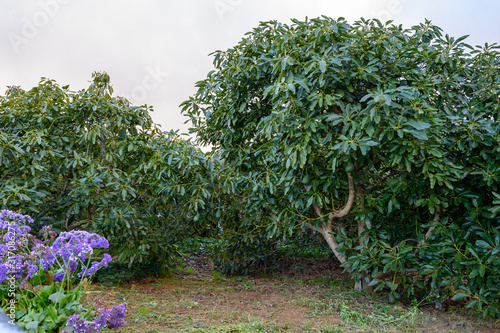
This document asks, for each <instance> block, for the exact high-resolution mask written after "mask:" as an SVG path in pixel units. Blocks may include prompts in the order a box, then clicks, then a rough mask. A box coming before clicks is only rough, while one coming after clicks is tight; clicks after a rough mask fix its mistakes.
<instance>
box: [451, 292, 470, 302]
mask: <svg viewBox="0 0 500 333" xmlns="http://www.w3.org/2000/svg"><path fill="white" fill-rule="evenodd" d="M465 297H469V295H467V294H464V293H458V294H455V295H454V296H453V297H452V300H454V301H458V300H461V299H462V298H465Z"/></svg>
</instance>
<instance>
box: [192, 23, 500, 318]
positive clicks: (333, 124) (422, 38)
mask: <svg viewBox="0 0 500 333" xmlns="http://www.w3.org/2000/svg"><path fill="white" fill-rule="evenodd" d="M292 22H293V24H291V25H286V24H281V23H278V22H276V21H270V22H263V23H261V24H260V25H259V26H258V27H257V28H255V29H253V30H252V31H251V32H249V33H247V35H246V36H245V38H243V39H242V40H241V42H239V43H238V44H237V45H236V46H234V47H233V48H231V49H228V50H227V51H216V52H214V54H213V56H214V67H215V68H214V70H213V71H211V72H210V73H209V74H208V76H207V78H206V79H205V80H203V81H200V82H198V83H197V84H196V85H197V87H198V90H197V92H196V94H195V95H194V96H192V97H190V98H189V100H187V101H185V102H184V103H183V104H182V106H183V112H184V113H185V114H186V115H188V116H190V118H191V120H192V123H193V128H192V131H193V132H194V133H196V134H197V137H198V142H199V143H201V144H210V145H213V146H214V147H215V149H216V151H217V153H218V154H220V156H221V158H222V159H223V160H224V162H226V163H227V164H228V165H230V166H231V167H232V168H234V170H237V171H238V172H240V174H241V176H242V179H244V180H242V181H240V183H239V185H240V186H239V188H238V189H239V191H240V192H238V193H236V194H237V195H242V196H244V197H245V198H246V200H245V202H246V206H245V209H246V210H247V211H248V212H258V211H260V212H264V213H265V214H264V215H265V216H266V218H265V219H264V218H263V219H259V224H260V225H261V226H265V227H266V230H267V234H268V236H269V237H273V236H277V234H278V232H282V236H283V237H286V236H287V235H291V234H292V232H293V231H294V230H296V229H301V228H310V229H312V230H315V231H317V232H319V233H320V234H321V235H322V236H323V238H324V239H325V241H326V242H327V243H328V245H329V247H330V248H331V250H332V252H333V254H334V255H335V257H336V258H337V260H338V261H339V262H341V263H342V264H343V266H345V267H346V270H347V271H348V272H350V274H351V275H352V276H353V278H355V281H356V282H357V284H356V286H357V287H363V288H364V289H366V290H373V288H375V287H376V288H377V289H378V290H380V289H382V288H389V289H390V298H391V299H392V300H394V299H395V298H399V297H400V290H401V288H403V290H406V291H407V293H408V294H409V295H411V294H415V293H417V292H418V291H419V290H420V291H423V293H424V294H425V295H427V296H428V297H432V298H433V299H435V300H436V304H438V305H440V304H441V303H440V298H439V297H442V295H443V294H444V295H451V294H453V296H454V297H455V299H459V298H462V297H469V300H470V301H471V302H476V303H472V305H471V306H477V307H478V308H480V307H481V306H483V305H484V306H486V305H485V304H489V305H488V306H490V305H491V309H493V310H491V309H490V310H491V311H490V313H489V314H491V313H494V312H495V311H498V301H497V303H496V305H495V304H493V303H495V301H492V300H494V297H496V296H498V292H499V289H498V283H495V281H496V282H498V278H499V272H498V267H499V264H500V263H499V258H498V252H499V251H500V247H499V246H500V245H499V244H500V238H499V235H500V233H499V222H498V219H495V218H494V217H493V215H492V212H491V210H490V209H493V208H492V207H491V205H492V202H493V200H494V198H495V197H494V192H495V191H497V190H498V189H497V187H498V181H499V177H500V159H499V157H500V155H499V153H500V148H499V147H500V146H499V139H500V137H499V133H500V131H499V124H498V113H499V110H500V106H499V105H500V103H499V93H500V88H499V86H500V85H499V82H500V81H499V80H500V76H499V68H500V67H499V61H500V57H499V53H498V51H497V49H498V46H496V45H485V46H484V47H476V48H474V47H471V46H469V45H467V44H466V43H465V39H466V37H461V38H457V39H455V38H453V37H449V36H448V35H444V36H443V34H442V32H441V29H440V28H438V27H436V26H433V25H432V24H431V23H430V22H425V23H424V24H420V25H418V26H414V27H412V28H411V29H403V27H401V26H396V25H392V24H391V22H388V23H386V24H382V23H381V22H379V21H378V20H364V19H362V20H361V21H358V22H355V23H354V24H353V25H350V24H348V23H347V22H346V21H345V20H344V19H342V18H340V19H338V20H333V19H331V18H328V17H321V18H317V19H312V20H308V19H306V20H305V21H299V20H292ZM236 223H238V222H236ZM254 223H255V222H254ZM461 227H463V228H464V230H465V229H467V231H464V235H462V236H460V237H462V238H460V237H458V238H457V239H453V233H455V232H456V230H457V228H458V229H460V228H461ZM471 230H473V231H474V230H475V231H474V233H473V234H474V236H470V231H471ZM467 233H468V234H467ZM459 238H460V239H459ZM446 242H448V243H446ZM477 242H479V247H478V246H477V245H476V244H477ZM483 242H484V243H483ZM445 243H446V244H447V245H446V250H447V251H448V250H449V251H448V252H446V251H444V252H441V253H436V251H437V250H436V251H434V250H435V248H431V247H432V246H437V245H436V244H440V245H442V246H445V245H443V244H445ZM454 249H458V250H456V251H455V250H454ZM469 250H472V252H471V251H469ZM454 251H455V252H454ZM457 251H458V252H457ZM479 252H481V253H479ZM455 254H456V256H455V258H456V262H450V264H449V266H447V265H444V266H443V265H440V264H438V263H439V262H440V260H444V259H443V257H444V256H448V257H449V256H453V255H455ZM460 256H462V257H460ZM484 260H488V264H487V265H486V264H484V265H482V264H481V263H484ZM466 261H469V263H468V264H463V265H462V264H461V263H463V262H466ZM457 265H458V266H457ZM460 265H462V266H460ZM464 265H465V266H464ZM467 265H469V266H467ZM481 265H482V266H481ZM459 266H460V267H459ZM466 266H467V267H469V268H466ZM423 267H425V269H424V268H423ZM471 267H474V269H478V270H477V271H474V270H473V269H471ZM481 267H482V268H481ZM460 269H463V274H462V275H460V274H459V275H457V274H455V273H453V272H456V271H457V270H460ZM411 271H418V272H420V273H421V275H422V276H429V277H431V278H430V279H425V280H418V281H417V280H415V278H414V277H413V276H412V275H408V274H407V273H408V272H411ZM453 275H455V278H453ZM388 277H391V279H390V280H388V279H387V278H388ZM465 277H468V282H469V283H468V284H467V283H465V282H463V281H465V279H464V278H465ZM398 281H399V282H398ZM471 281H475V282H471ZM474 283H476V284H477V283H479V284H481V285H482V286H487V287H485V288H486V289H488V288H489V289H488V292H487V293H483V294H482V295H481V296H477V295H478V292H476V291H478V290H479V289H478V288H476V289H474V290H475V291H473V290H471V289H470V288H472V287H471V286H472V285H473V284H474ZM447 285H448V286H449V285H454V286H455V289H454V288H451V289H450V288H448V289H447V288H446V286H447ZM459 287H461V288H462V289H461V290H462V292H461V293H458V292H457V290H458V288H459ZM452 289H453V290H452ZM436 295H437V296H436ZM481 297H482V298H481ZM481 302H483V303H481ZM492 304H493V305H492ZM495 306H497V308H496V310H494V309H495ZM483 310H484V309H483Z"/></svg>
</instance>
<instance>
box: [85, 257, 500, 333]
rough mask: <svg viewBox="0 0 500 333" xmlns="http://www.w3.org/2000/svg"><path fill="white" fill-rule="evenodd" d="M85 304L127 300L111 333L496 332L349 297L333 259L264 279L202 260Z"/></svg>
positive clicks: (101, 289) (95, 294)
mask: <svg viewBox="0 0 500 333" xmlns="http://www.w3.org/2000/svg"><path fill="white" fill-rule="evenodd" d="M88 296H89V300H92V301H97V302H98V303H101V304H106V305H110V304H119V303H123V302H124V303H126V304H127V308H128V315H127V324H126V325H125V326H123V327H121V328H115V329H113V330H112V331H113V332H149V333H157V332H158V333H160V332H460V333H463V332H484V333H493V332H499V333H500V327H499V326H498V324H499V323H498V322H491V321H490V322H488V321H484V322H483V321H481V320H477V319H474V318H472V317H470V316H467V315H466V314H464V313H463V309H461V308H453V307H449V308H448V309H447V311H440V310H436V309H434V308H433V307H431V306H427V307H421V308H416V307H414V306H411V305H410V304H396V305H390V304H388V303H387V301H386V300H385V299H383V298H377V297H374V296H370V295H366V294H363V293H359V292H355V291H353V290H352V289H351V287H350V285H349V284H348V281H346V277H345V276H344V275H343V273H342V269H341V268H340V267H338V266H336V264H335V261H333V260H327V259H324V260H319V259H286V260H284V261H283V262H281V263H280V265H279V266H277V267H274V268H272V270H271V271H270V272H269V271H268V272H267V273H266V274H260V275H256V276H245V277H242V276H235V277H225V276H223V275H222V274H220V273H218V272H217V271H214V270H213V268H212V266H211V264H210V262H209V261H208V260H207V259H206V258H205V257H203V256H202V255H197V256H191V257H187V258H185V260H184V267H183V268H182V269H180V270H178V271H177V272H175V273H174V274H172V275H171V276H168V277H165V278H161V279H148V280H143V281H135V282H131V283H129V284H126V285H121V286H114V287H106V286H103V285H99V284H93V285H92V286H91V289H90V291H89V294H88Z"/></svg>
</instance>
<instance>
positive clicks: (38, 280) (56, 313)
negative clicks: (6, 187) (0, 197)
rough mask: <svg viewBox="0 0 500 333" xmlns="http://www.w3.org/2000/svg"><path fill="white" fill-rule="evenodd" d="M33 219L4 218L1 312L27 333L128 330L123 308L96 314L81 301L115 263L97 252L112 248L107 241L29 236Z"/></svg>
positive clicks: (44, 233)
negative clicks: (95, 279) (99, 275)
mask: <svg viewBox="0 0 500 333" xmlns="http://www.w3.org/2000/svg"><path fill="white" fill-rule="evenodd" d="M31 223H33V219H32V218H31V217H30V216H28V215H22V214H19V213H16V212H12V211H9V210H2V211H1V212H0V237H1V239H0V295H1V296H2V297H1V303H0V306H1V307H2V308H3V309H4V310H7V311H6V312H7V313H8V314H9V315H10V318H11V319H12V323H14V320H15V321H16V322H17V324H18V325H19V326H21V327H22V328H25V329H26V330H27V331H28V332H59V331H60V329H61V328H64V327H68V328H69V327H73V329H70V331H71V332H74V333H83V332H99V330H100V328H102V327H106V326H108V327H118V326H121V325H123V324H124V317H125V314H126V307H125V305H124V304H121V305H118V306H115V307H112V308H110V309H106V308H100V309H99V310H98V312H97V314H96V315H95V318H93V320H92V321H89V319H90V317H91V316H93V313H94V311H93V308H86V307H85V306H84V304H82V302H81V300H82V297H83V296H84V294H85V292H86V288H87V285H88V281H89V280H90V279H91V278H92V276H93V274H94V273H95V272H96V271H97V270H98V269H99V268H101V267H106V266H107V265H108V263H109V262H110V260H111V256H110V255H109V254H106V253H105V254H104V255H103V258H102V259H101V260H100V261H97V260H94V261H92V259H95V257H94V252H95V251H96V250H97V251H99V250H100V249H106V248H108V247H109V243H108V241H107V239H106V238H104V237H101V236H99V235H97V234H93V233H88V232H86V231H75V230H74V231H70V232H63V233H61V234H59V235H58V234H57V233H56V232H54V231H53V230H51V228H50V227H48V226H45V227H43V228H42V230H41V237H40V238H37V237H35V236H34V235H32V234H30V231H31V228H30V227H29V226H28V225H27V224H31Z"/></svg>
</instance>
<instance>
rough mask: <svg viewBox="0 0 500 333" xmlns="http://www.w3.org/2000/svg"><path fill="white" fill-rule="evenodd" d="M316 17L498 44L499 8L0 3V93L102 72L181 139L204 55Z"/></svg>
mask: <svg viewBox="0 0 500 333" xmlns="http://www.w3.org/2000/svg"><path fill="white" fill-rule="evenodd" d="M320 15H327V16H330V17H333V18H338V17H345V18H346V19H347V20H348V21H349V22H350V23H352V22H354V21H355V20H358V19H359V18H360V17H365V18H372V17H377V18H379V19H381V20H382V21H386V20H388V19H393V20H394V21H395V23H397V24H403V25H404V26H405V27H410V26H412V25H415V24H418V23H421V22H423V21H424V20H425V19H426V18H427V19H430V20H432V22H433V23H434V24H436V25H438V26H440V27H441V28H443V29H444V32H445V33H448V34H449V35H451V36H455V37H459V36H462V35H471V36H470V37H469V39H468V42H469V44H473V45H476V44H484V43H485V42H489V43H495V42H500V20H499V16H500V1H498V0H475V1H472V0H453V1H452V0H419V1H416V0H343V1H339V0H142V1H139V0H135V1H134V0H38V1H32V0H0V93H1V94H3V93H4V92H5V90H6V87H7V86H10V85H19V86H21V87H22V88H23V89H30V88H31V87H33V86H35V85H37V84H38V82H39V81H40V78H41V77H48V78H51V79H55V80H56V81H57V82H58V83H59V84H60V85H66V84H69V85H70V88H71V89H72V90H79V89H83V88H86V87H88V84H89V81H90V79H91V75H92V72H93V71H106V72H107V73H108V74H109V75H110V76H111V81H112V85H113V87H114V90H115V94H116V95H121V96H125V97H128V98H129V100H131V101H132V102H133V103H134V104H137V105H142V104H148V105H152V106H153V107H154V110H155V112H154V113H153V114H152V117H153V120H154V121H155V122H156V123H159V124H161V125H162V129H164V130H170V129H174V130H176V129H180V131H181V132H187V128H188V127H189V126H188V125H185V124H184V121H185V119H184V118H183V117H182V115H181V114H180V108H179V104H180V103H181V102H182V101H184V100H186V99H187V98H188V97H189V96H190V95H191V94H193V93H194V91H195V88H194V84H195V83H196V81H198V80H202V79H204V78H205V76H206V74H207V73H208V72H209V71H210V70H211V69H212V58H211V57H209V56H208V54H209V53H211V52H213V51H215V50H218V49H222V50H224V49H227V48H229V47H232V46H233V45H235V44H236V43H237V42H238V41H239V40H241V38H242V37H243V35H244V34H245V33H246V32H248V31H250V30H251V29H252V28H253V27H256V26H257V25H258V23H259V21H266V20H272V19H276V20H278V21H281V22H284V23H290V18H299V19H303V18H305V17H306V16H308V17H310V18H312V17H318V16H320Z"/></svg>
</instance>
